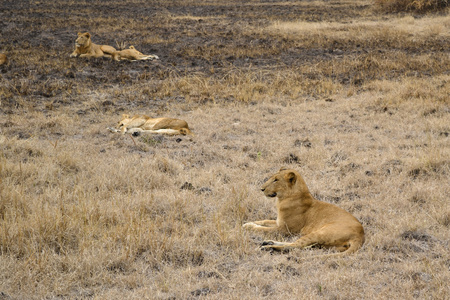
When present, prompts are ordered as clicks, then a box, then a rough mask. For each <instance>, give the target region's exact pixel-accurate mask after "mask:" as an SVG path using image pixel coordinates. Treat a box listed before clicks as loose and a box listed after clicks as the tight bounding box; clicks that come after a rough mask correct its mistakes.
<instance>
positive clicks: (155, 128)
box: [108, 114, 192, 135]
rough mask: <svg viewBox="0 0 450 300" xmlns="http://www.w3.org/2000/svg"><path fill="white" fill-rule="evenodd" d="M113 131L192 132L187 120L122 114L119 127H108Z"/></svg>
mask: <svg viewBox="0 0 450 300" xmlns="http://www.w3.org/2000/svg"><path fill="white" fill-rule="evenodd" d="M108 129H109V130H110V131H111V132H121V133H122V134H125V133H127V132H128V133H131V134H133V133H161V134H170V135H176V134H181V135H187V134H192V132H191V131H190V130H189V126H188V124H187V122H186V121H184V120H179V119H171V118H150V117H148V116H145V115H135V116H133V117H130V116H129V115H127V114H123V115H122V120H121V121H119V124H118V125H117V128H108Z"/></svg>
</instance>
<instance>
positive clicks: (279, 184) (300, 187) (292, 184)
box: [261, 168, 309, 199]
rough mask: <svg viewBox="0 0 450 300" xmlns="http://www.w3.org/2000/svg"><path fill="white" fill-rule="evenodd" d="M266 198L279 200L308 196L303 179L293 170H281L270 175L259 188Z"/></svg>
mask: <svg viewBox="0 0 450 300" xmlns="http://www.w3.org/2000/svg"><path fill="white" fill-rule="evenodd" d="M261 191H263V192H264V195H266V197H278V198H279V199H281V198H285V197H288V196H291V195H298V194H309V190H308V187H307V186H306V184H305V182H304V181H303V178H302V177H301V176H300V174H299V173H298V172H297V171H295V170H288V169H286V168H281V169H280V170H279V171H278V172H277V173H275V174H274V175H272V177H270V178H269V179H268V180H267V181H266V182H265V183H264V184H263V186H262V187H261Z"/></svg>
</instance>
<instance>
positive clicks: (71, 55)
mask: <svg viewBox="0 0 450 300" xmlns="http://www.w3.org/2000/svg"><path fill="white" fill-rule="evenodd" d="M77 56H78V52H77V50H75V51H73V52H72V54H70V57H77Z"/></svg>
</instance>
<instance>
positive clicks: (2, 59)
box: [0, 53, 8, 66]
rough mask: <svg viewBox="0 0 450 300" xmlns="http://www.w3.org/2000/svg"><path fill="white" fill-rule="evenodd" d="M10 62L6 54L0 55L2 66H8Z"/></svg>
mask: <svg viewBox="0 0 450 300" xmlns="http://www.w3.org/2000/svg"><path fill="white" fill-rule="evenodd" d="M7 62H8V58H7V57H6V55H5V54H3V53H0V66H1V65H3V64H6V63H7Z"/></svg>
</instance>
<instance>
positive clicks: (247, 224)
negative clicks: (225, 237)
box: [242, 222, 259, 228]
mask: <svg viewBox="0 0 450 300" xmlns="http://www.w3.org/2000/svg"><path fill="white" fill-rule="evenodd" d="M258 226H259V225H258V224H256V223H253V222H248V223H245V224H244V225H242V227H244V228H255V227H258Z"/></svg>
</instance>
